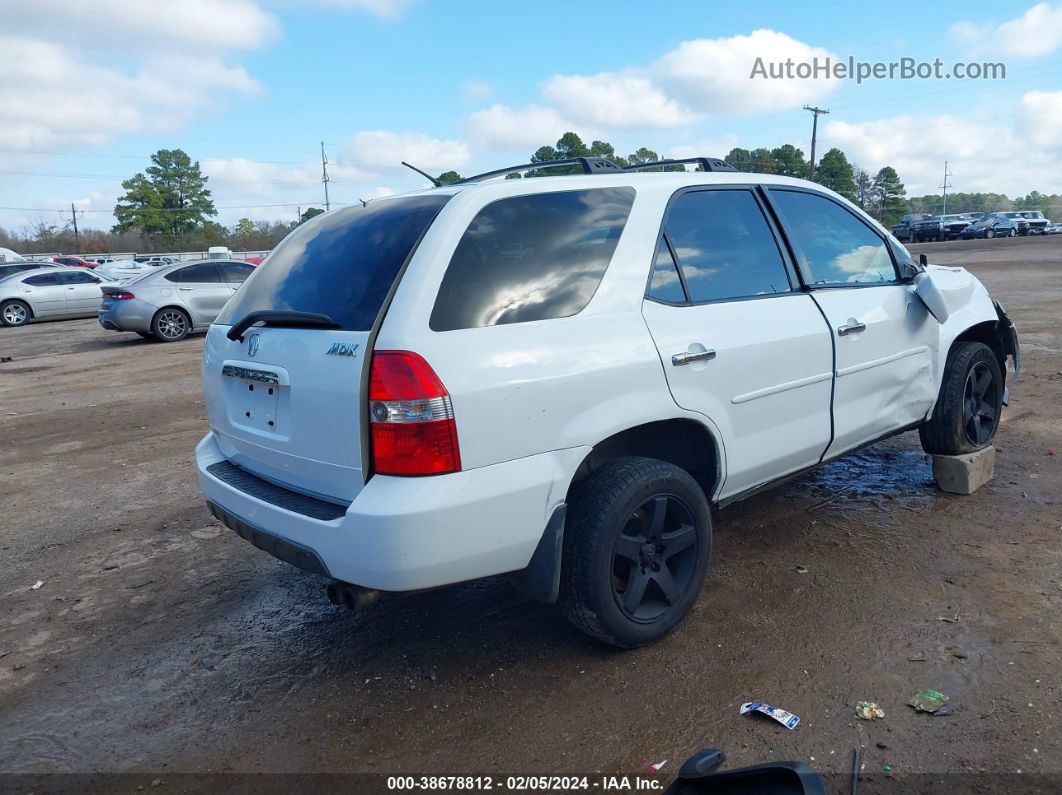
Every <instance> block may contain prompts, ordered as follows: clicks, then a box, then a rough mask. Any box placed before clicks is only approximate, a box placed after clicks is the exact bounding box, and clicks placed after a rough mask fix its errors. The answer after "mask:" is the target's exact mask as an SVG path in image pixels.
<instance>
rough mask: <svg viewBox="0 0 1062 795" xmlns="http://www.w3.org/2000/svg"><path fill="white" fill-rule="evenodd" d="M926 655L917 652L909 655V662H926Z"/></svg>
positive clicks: (922, 652)
mask: <svg viewBox="0 0 1062 795" xmlns="http://www.w3.org/2000/svg"><path fill="white" fill-rule="evenodd" d="M925 661H926V653H925V652H924V651H919V652H915V653H914V654H908V655H907V662H925Z"/></svg>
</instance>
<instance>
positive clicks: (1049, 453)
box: [1047, 450, 1055, 455]
mask: <svg viewBox="0 0 1062 795" xmlns="http://www.w3.org/2000/svg"><path fill="white" fill-rule="evenodd" d="M1054 454H1055V451H1054V450H1048V451H1047V455H1054Z"/></svg>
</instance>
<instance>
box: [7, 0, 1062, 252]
mask: <svg viewBox="0 0 1062 795" xmlns="http://www.w3.org/2000/svg"><path fill="white" fill-rule="evenodd" d="M875 8H877V9H884V10H880V11H879V10H875ZM0 20H2V21H3V24H2V25H0V53H2V57H0V227H3V228H6V229H8V230H11V231H21V230H23V229H24V228H27V227H28V226H29V225H30V224H33V223H35V222H46V223H56V224H60V225H61V224H63V223H64V222H65V221H68V220H69V217H70V211H69V207H70V204H71V203H73V204H74V205H75V207H76V208H77V210H78V213H79V214H81V213H82V211H83V212H84V214H83V215H82V216H81V218H80V224H81V225H82V226H83V227H93V228H109V227H110V226H111V225H112V224H113V223H114V218H113V216H112V215H111V212H112V210H113V207H114V203H115V200H116V198H117V197H118V196H119V195H120V194H121V192H122V189H121V180H122V179H123V178H127V177H129V176H131V175H132V174H134V173H136V172H138V171H142V170H143V169H144V168H145V167H146V166H147V165H149V162H148V159H149V156H150V154H151V153H152V152H154V151H156V150H158V149H161V148H182V149H184V150H185V151H186V152H188V153H189V154H190V155H191V156H192V158H193V159H196V160H198V161H199V162H200V164H201V165H202V168H203V171H204V173H205V174H207V175H208V176H209V177H210V182H209V187H210V188H211V190H212V192H213V195H214V200H215V204H216V205H217V207H218V211H219V214H218V218H217V220H218V221H219V222H221V223H223V224H226V225H231V224H233V223H235V221H236V220H238V219H239V218H242V217H249V218H252V219H254V220H294V218H295V217H296V213H297V211H298V209H299V208H302V209H305V208H306V207H308V206H322V205H323V203H324V196H323V190H322V186H321V183H320V176H321V162H320V153H321V142H322V141H324V144H325V153H326V155H327V157H328V160H329V161H330V164H329V172H330V176H331V178H332V183H331V189H330V195H331V199H332V202H333V206H334V205H336V204H345V203H351V202H355V201H357V200H358V199H362V198H370V197H375V196H382V195H389V194H392V193H395V192H401V191H404V190H411V189H418V188H422V187H424V186H425V182H424V180H423V179H422V178H420V177H418V176H417V175H416V174H414V173H413V172H411V171H408V170H407V169H405V168H402V167H401V166H400V165H399V161H401V160H408V161H410V162H412V163H414V164H415V165H417V166H419V167H420V168H423V169H425V170H427V171H431V172H434V173H439V172H441V171H444V170H448V169H456V170H458V171H459V172H461V173H462V174H465V175H468V174H472V173H475V172H477V171H486V170H489V169H492V168H498V167H502V166H505V165H512V164H516V163H521V162H526V161H527V159H528V158H529V156H530V154H531V153H532V152H534V151H535V149H537V148H538V147H539V146H541V145H543V144H552V143H554V142H555V141H556V139H557V138H558V137H559V136H560V135H561V134H562V133H563V132H565V131H568V130H573V131H575V132H577V133H578V134H579V135H580V136H581V137H582V138H583V139H584V140H585V141H587V142H589V141H591V140H593V139H601V140H606V141H609V142H610V143H612V144H613V145H614V146H615V147H616V150H617V152H618V153H620V154H627V153H629V152H632V151H634V150H635V149H637V148H638V147H640V146H648V147H649V148H651V149H653V150H655V151H657V152H659V153H660V154H662V155H670V156H693V155H707V156H714V157H722V156H725V155H726V153H727V152H729V151H730V149H731V148H732V147H734V146H740V147H743V148H746V149H753V148H756V147H760V146H766V147H768V148H773V147H776V146H779V145H782V144H785V143H791V144H793V145H795V146H797V147H799V148H801V149H802V150H803V151H804V152H805V154H807V153H808V152H809V151H810V139H811V121H812V118H811V114H810V113H808V112H806V111H804V110H802V106H803V105H805V104H813V105H817V106H819V107H822V108H827V109H829V111H830V113H829V115H825V116H822V117H820V120H819V135H818V144H817V150H818V154H819V156H821V155H822V153H823V152H825V151H826V150H827V149H829V148H831V147H835V146H836V147H839V148H841V149H842V150H843V151H844V152H845V153H846V154H847V155H848V157H849V159H850V160H851V161H853V162H854V163H856V164H858V165H859V166H861V167H863V168H865V169H866V170H868V171H871V172H872V173H873V172H875V171H877V169H878V168H880V167H881V166H883V165H891V166H893V167H895V168H896V169H897V171H898V172H899V174H900V178H901V179H902V180H903V181H904V183H905V184H906V186H907V189H908V195H923V194H926V193H938V192H939V186H940V184H941V182H942V179H943V174H944V163H945V161H948V163H949V170H950V171H951V176H950V177H949V180H950V183H951V186H952V188H951V189H952V190H954V191H993V192H999V193H1006V194H1007V195H1009V196H1011V197H1013V196H1016V195H1024V194H1026V193H1028V192H1030V191H1033V190H1038V191H1040V192H1041V193H1062V2H1042V3H1029V2H1006V3H1000V2H998V1H997V2H977V1H976V0H965V2H962V3H924V2H905V1H903V0H894V2H891V3H889V4H888V5H887V6H880V5H879V6H876V7H875V6H872V5H867V6H861V5H858V4H853V3H849V2H843V3H842V2H819V3H815V2H802V3H795V2H762V1H761V2H759V3H756V4H754V5H753V4H747V3H707V2H703V0H690V1H689V2H687V1H686V0H671V2H668V3H661V4H647V3H638V4H634V3H622V2H620V3H616V2H615V0H613V2H609V3H607V4H606V3H599V2H591V1H589V0H583V2H579V3H572V2H570V0H568V1H565V2H555V0H537V2H535V3H516V2H508V3H505V2H499V3H489V2H482V1H479V2H476V1H475V0H153V2H144V0H34V2H32V3H28V2H25V0H0ZM827 57H829V58H831V59H833V60H834V61H837V60H842V61H847V59H848V58H850V57H851V58H853V59H855V60H856V61H862V62H867V63H872V62H879V61H880V62H886V63H887V62H891V61H898V60H899V59H901V58H903V57H910V58H913V59H915V60H916V61H925V62H932V61H933V60H934V59H938V58H939V59H940V60H941V62H942V64H943V66H942V69H943V71H944V72H949V71H951V70H952V68H953V65H954V64H955V63H957V62H963V63H971V62H972V63H978V64H979V63H985V62H991V63H1002V64H1004V65H1005V68H1006V78H1005V79H995V80H975V79H964V80H959V79H955V78H952V79H945V78H943V77H941V78H939V79H938V78H933V79H925V80H922V79H910V80H902V79H899V78H894V79H877V80H875V79H871V80H867V81H864V82H862V83H857V82H856V81H854V80H847V79H835V78H832V79H822V78H819V79H815V78H811V79H799V78H793V79H785V78H782V79H764V78H763V77H752V76H751V75H752V72H753V69H754V67H755V65H756V59H757V58H760V59H762V61H763V66H764V67H768V66H769V65H770V64H771V63H773V62H781V61H785V60H786V59H789V58H792V59H793V63H794V64H796V63H799V62H810V61H812V59H815V58H817V59H819V60H818V62H819V63H820V64H824V63H825V60H824V59H825V58H827ZM794 68H795V67H794ZM64 208H65V213H63V214H60V212H59V211H60V210H61V209H64ZM1060 220H1062V219H1060Z"/></svg>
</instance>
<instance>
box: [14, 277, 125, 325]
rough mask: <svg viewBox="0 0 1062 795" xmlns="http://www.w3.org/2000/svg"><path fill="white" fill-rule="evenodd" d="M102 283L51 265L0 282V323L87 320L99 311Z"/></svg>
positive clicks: (99, 280) (19, 323) (98, 279)
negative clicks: (78, 318) (54, 319)
mask: <svg viewBox="0 0 1062 795" xmlns="http://www.w3.org/2000/svg"><path fill="white" fill-rule="evenodd" d="M105 283H106V282H105V281H104V280H103V279H101V278H100V277H99V276H97V275H96V274H95V273H91V272H90V271H87V270H83V269H80V268H78V269H74V268H57V267H55V266H54V265H47V266H45V267H40V268H36V269H34V270H28V271H23V272H22V273H16V274H14V275H12V276H8V277H7V278H5V279H0V323H2V324H3V325H5V326H23V325H25V324H26V323H29V322H30V321H31V320H44V319H47V318H58V317H91V316H92V315H95V314H96V313H97V312H98V311H99V308H100V300H101V299H102V297H103V296H102V293H101V291H100V287H101V286H102V285H103V284H105Z"/></svg>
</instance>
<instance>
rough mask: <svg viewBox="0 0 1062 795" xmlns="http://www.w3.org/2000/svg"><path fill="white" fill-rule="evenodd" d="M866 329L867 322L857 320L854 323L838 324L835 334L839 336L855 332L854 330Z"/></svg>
mask: <svg viewBox="0 0 1062 795" xmlns="http://www.w3.org/2000/svg"><path fill="white" fill-rule="evenodd" d="M866 330H867V324H866V323H860V322H859V321H858V320H857V321H856V322H855V323H848V324H847V325H844V326H838V327H837V335H838V336H840V337H845V336H847V335H849V334H855V333H856V332H859V331H866Z"/></svg>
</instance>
